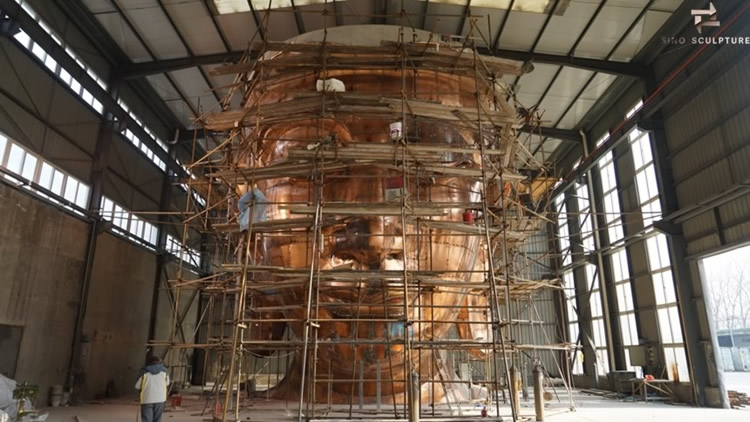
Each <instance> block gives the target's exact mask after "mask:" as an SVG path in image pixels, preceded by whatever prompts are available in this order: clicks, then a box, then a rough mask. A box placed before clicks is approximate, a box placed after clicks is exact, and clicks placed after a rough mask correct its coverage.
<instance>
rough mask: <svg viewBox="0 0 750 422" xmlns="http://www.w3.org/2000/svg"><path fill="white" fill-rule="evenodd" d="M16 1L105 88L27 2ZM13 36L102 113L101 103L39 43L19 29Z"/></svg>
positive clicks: (97, 77)
mask: <svg viewBox="0 0 750 422" xmlns="http://www.w3.org/2000/svg"><path fill="white" fill-rule="evenodd" d="M16 3H18V4H20V5H21V7H23V9H24V10H25V11H26V13H28V14H29V16H31V17H32V18H33V19H34V20H35V21H36V22H37V23H38V24H39V26H40V27H41V28H42V29H43V30H44V31H46V32H47V34H49V36H50V37H51V38H52V39H53V40H54V41H55V42H56V43H57V45H59V46H60V47H61V48H63V49H64V50H65V52H66V53H67V54H68V55H69V56H70V58H72V59H73V60H75V61H76V63H78V65H79V66H81V67H82V68H83V70H84V71H86V73H88V74H89V76H91V78H92V79H93V80H95V81H96V83H98V84H99V86H101V87H102V88H103V89H107V84H106V83H105V82H104V80H103V79H102V78H100V77H99V76H98V75H97V74H96V72H94V71H93V69H91V67H89V66H88V65H86V63H84V62H83V60H81V59H80V58H79V57H78V55H77V54H75V52H73V50H71V49H70V47H69V46H67V45H66V44H65V43H64V42H63V40H62V38H61V37H60V36H58V35H57V34H56V33H55V31H53V30H52V29H51V28H50V27H49V26H48V25H47V24H46V23H45V22H44V21H43V20H42V19H41V17H39V14H37V13H36V12H35V11H34V9H32V8H31V6H29V4H28V2H26V1H22V0H16ZM14 38H15V39H16V41H18V43H19V44H21V45H22V46H24V47H25V48H26V49H27V50H29V51H30V52H31V53H32V54H33V55H34V56H36V57H37V58H38V59H39V60H40V61H41V62H42V63H43V64H44V66H46V67H47V69H49V70H50V72H52V73H54V74H55V76H57V78H58V79H60V80H61V81H62V82H63V83H65V85H67V86H68V87H69V88H70V89H71V90H72V91H73V92H75V94H76V95H78V97H79V98H81V99H82V100H83V101H84V102H85V103H86V104H88V105H89V106H91V108H93V109H94V110H95V111H96V112H97V113H99V114H102V113H104V107H103V106H102V103H100V102H99V101H98V100H97V99H96V98H94V96H93V95H92V94H91V93H90V92H89V91H88V90H86V89H85V88H83V87H82V86H81V84H80V82H79V81H77V80H76V79H75V78H74V77H72V76H71V75H70V74H69V73H68V72H67V71H66V70H65V69H63V68H62V66H60V65H59V64H58V63H57V61H55V59H53V58H52V57H51V56H50V55H49V54H47V52H46V51H45V50H44V49H43V48H42V47H40V46H39V44H37V43H35V42H34V41H33V40H32V39H31V38H30V37H29V36H28V35H27V34H26V33H25V32H23V31H19V32H18V33H17V34H16V35H14Z"/></svg>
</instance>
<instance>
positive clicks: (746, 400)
mask: <svg viewBox="0 0 750 422" xmlns="http://www.w3.org/2000/svg"><path fill="white" fill-rule="evenodd" d="M728 393H729V404H730V405H731V406H732V409H742V408H744V407H745V406H750V397H748V396H747V394H745V393H741V392H739V391H734V390H729V391H728Z"/></svg>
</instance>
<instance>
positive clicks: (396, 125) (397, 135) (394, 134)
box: [390, 122, 402, 141]
mask: <svg viewBox="0 0 750 422" xmlns="http://www.w3.org/2000/svg"><path fill="white" fill-rule="evenodd" d="M390 126H391V140H393V141H398V140H400V139H401V128H402V126H401V122H393V123H391V125H390Z"/></svg>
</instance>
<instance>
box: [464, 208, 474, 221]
mask: <svg viewBox="0 0 750 422" xmlns="http://www.w3.org/2000/svg"><path fill="white" fill-rule="evenodd" d="M464 223H466V224H473V223H474V213H473V212H471V211H469V210H466V211H464Z"/></svg>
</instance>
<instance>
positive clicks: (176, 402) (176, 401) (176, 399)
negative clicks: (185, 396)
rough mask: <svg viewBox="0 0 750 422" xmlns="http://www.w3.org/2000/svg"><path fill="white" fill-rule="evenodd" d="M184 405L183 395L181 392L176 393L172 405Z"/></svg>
mask: <svg viewBox="0 0 750 422" xmlns="http://www.w3.org/2000/svg"><path fill="white" fill-rule="evenodd" d="M180 406H182V396H181V395H179V394H175V395H174V396H172V407H180Z"/></svg>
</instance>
